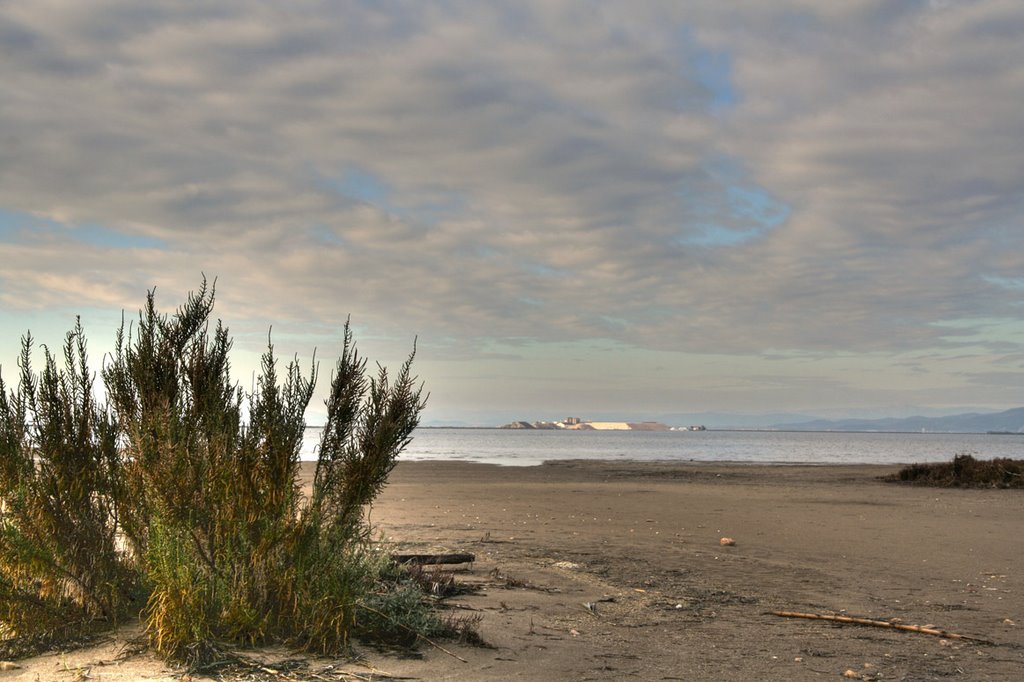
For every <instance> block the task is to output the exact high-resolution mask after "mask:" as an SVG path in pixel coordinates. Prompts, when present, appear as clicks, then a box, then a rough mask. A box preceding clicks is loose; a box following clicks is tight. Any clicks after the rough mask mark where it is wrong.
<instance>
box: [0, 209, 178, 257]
mask: <svg viewBox="0 0 1024 682" xmlns="http://www.w3.org/2000/svg"><path fill="white" fill-rule="evenodd" d="M40 237H41V238H44V239H71V240H74V241H76V242H80V243H82V244H88V245H89V246H99V247H104V248H111V249H159V248H163V247H164V246H165V244H164V242H163V241H161V240H159V239H156V238H154V237H147V236H145V235H137V234H128V233H125V232H121V231H118V230H114V229H111V228H109V227H105V226H103V225H96V224H92V223H87V224H84V225H65V224H63V223H59V222H57V221H56V220H51V219H49V218H40V217H38V216H34V215H32V214H31V213H24V212H22V211H11V210H8V209H2V208H0V240H3V241H5V242H8V243H14V242H27V241H33V238H40Z"/></svg>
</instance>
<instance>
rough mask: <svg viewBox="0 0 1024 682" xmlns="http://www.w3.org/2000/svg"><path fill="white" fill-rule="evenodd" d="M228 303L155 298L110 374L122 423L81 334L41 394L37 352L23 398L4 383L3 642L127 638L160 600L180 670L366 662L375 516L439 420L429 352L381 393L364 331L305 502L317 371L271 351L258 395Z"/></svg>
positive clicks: (203, 295)
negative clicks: (360, 628)
mask: <svg viewBox="0 0 1024 682" xmlns="http://www.w3.org/2000/svg"><path fill="white" fill-rule="evenodd" d="M213 302H214V292H213V289H212V288H208V287H207V286H206V283H205V281H204V283H203V286H202V287H201V289H200V290H199V291H198V293H195V294H192V295H190V296H189V297H188V299H187V301H186V303H185V304H184V305H182V306H181V307H180V308H178V310H177V311H176V312H175V313H174V314H173V315H170V316H167V315H161V314H160V313H158V312H157V309H156V305H155V295H154V292H152V291H151V292H149V294H148V296H147V299H146V305H145V307H144V308H143V310H142V311H140V313H139V319H138V324H137V327H131V326H130V327H129V328H128V329H127V330H126V329H125V325H124V324H123V323H122V325H121V328H120V329H119V330H118V332H117V336H116V343H115V350H114V352H113V354H112V357H111V358H110V360H109V362H108V363H107V364H106V366H105V367H104V369H103V372H102V375H103V380H104V383H105V385H106V390H107V399H108V404H107V405H99V404H98V403H97V402H96V401H95V398H94V397H93V385H92V375H91V374H90V373H89V370H88V368H87V362H86V360H87V359H86V353H85V338H84V335H83V334H82V330H81V327H80V325H79V326H76V328H75V330H74V331H73V332H72V333H70V334H69V335H68V339H67V343H66V347H65V369H64V370H58V369H57V368H56V364H55V362H54V361H53V358H52V357H51V356H50V354H49V352H48V351H47V353H46V357H45V366H44V369H43V371H42V373H41V374H40V376H39V377H38V379H37V378H36V377H35V375H34V374H33V373H32V371H31V367H30V362H29V361H30V356H31V339H30V338H29V337H26V339H25V341H24V343H23V350H22V356H21V361H20V363H19V365H20V369H21V377H20V383H19V386H18V388H17V390H15V391H12V392H11V393H10V395H9V396H8V391H7V389H6V387H5V386H3V384H2V380H0V394H2V395H0V418H2V421H3V423H2V424H0V500H2V501H3V504H4V506H5V508H6V511H5V513H4V516H3V519H2V522H0V551H2V556H0V600H2V606H0V634H7V635H11V634H19V635H21V634H29V633H31V632H32V631H33V630H39V629H43V628H49V627H54V626H56V625H58V624H62V623H63V624H66V623H68V622H69V620H72V621H75V622H81V623H94V622H97V621H102V622H104V623H113V622H116V619H117V618H119V617H121V616H123V614H124V613H125V611H126V608H127V605H128V604H130V603H131V602H132V599H133V598H136V597H137V596H138V595H139V593H140V589H141V590H145V591H146V592H148V596H146V597H145V599H146V607H145V611H144V618H145V622H146V628H147V633H148V636H149V639H150V642H151V644H152V645H153V646H154V648H155V649H156V650H157V651H158V652H160V653H161V654H163V655H165V656H167V657H169V658H172V659H179V660H186V661H188V662H190V663H193V664H197V663H201V662H203V661H205V660H207V659H209V658H210V656H212V655H213V654H214V653H215V652H216V650H217V646H218V645H219V643H221V642H229V643H235V644H255V643H259V642H264V641H285V642H291V643H293V644H298V645H301V646H304V647H308V648H310V649H314V650H317V651H319V652H323V653H332V652H337V651H338V650H340V649H341V648H343V647H345V646H346V645H347V644H348V641H349V636H350V633H351V632H352V630H353V627H354V625H355V623H356V614H357V612H358V608H359V604H360V603H363V602H364V601H365V600H367V599H372V598H374V597H373V592H372V590H373V588H374V586H375V584H376V581H377V576H378V575H379V574H380V571H381V567H382V565H383V559H382V558H381V556H380V552H379V551H377V550H375V549H374V548H373V546H372V543H370V542H369V537H368V527H367V525H366V522H365V518H364V514H363V510H364V508H365V506H366V505H368V504H370V503H371V502H372V501H373V499H374V498H375V497H376V495H377V494H379V492H380V491H381V490H382V489H383V486H384V484H385V482H386V480H387V476H388V474H389V473H390V471H391V469H392V468H393V467H394V465H395V462H396V458H397V456H398V454H399V453H400V452H401V451H402V450H403V449H404V448H405V447H406V446H407V445H408V444H409V442H410V440H411V434H412V431H413V429H414V428H415V427H416V425H417V424H418V420H419V413H420V411H421V410H422V408H423V406H424V397H423V395H422V388H421V387H420V386H418V385H417V382H416V378H415V377H414V376H412V374H411V366H412V360H413V357H414V354H415V349H414V351H413V354H411V355H410V356H409V359H408V360H407V361H406V362H405V363H404V364H403V365H402V367H401V369H400V371H399V372H398V374H397V375H396V376H395V377H394V379H391V378H390V377H389V374H388V372H387V370H386V369H384V368H383V367H381V368H379V370H378V372H377V374H376V375H375V376H371V377H369V378H367V376H366V361H365V360H363V359H361V358H360V357H359V355H358V353H357V351H356V348H355V344H354V341H353V338H352V333H351V330H350V329H349V326H348V324H347V323H346V325H345V330H344V338H343V341H344V345H343V351H342V356H341V358H340V359H339V361H338V363H337V366H336V368H335V371H334V374H333V377H332V381H331V389H330V394H329V397H328V399H327V423H326V426H325V428H324V430H323V436H322V439H321V443H320V446H319V450H318V459H317V463H316V471H315V476H314V483H313V489H312V494H311V495H310V496H308V497H306V496H304V495H303V494H302V491H301V488H300V483H299V465H300V463H299V452H300V448H301V445H302V439H303V435H304V430H305V426H306V424H305V419H304V414H305V411H306V408H307V406H308V404H309V401H310V399H311V397H312V394H313V389H314V386H315V384H316V379H317V372H316V366H315V363H314V365H313V366H312V367H311V368H310V370H309V372H308V374H303V373H302V372H301V371H300V368H299V366H298V364H297V363H296V362H295V361H293V362H290V363H288V365H287V366H286V368H285V370H284V372H283V374H282V375H279V374H278V363H277V359H276V357H275V356H274V349H273V346H272V345H271V344H268V348H267V351H266V353H265V354H264V355H263V358H262V363H261V372H260V374H259V376H258V378H257V380H256V385H255V389H254V391H253V392H251V393H246V392H245V391H243V390H242V389H240V388H238V387H237V385H236V384H235V382H234V381H233V380H232V378H231V375H230V365H229V361H228V357H229V351H230V349H231V340H230V337H229V335H228V332H227V330H226V329H225V328H224V327H223V326H222V324H221V323H220V322H219V321H218V322H217V323H216V325H214V326H213V328H212V329H211V325H210V316H211V313H212V310H213Z"/></svg>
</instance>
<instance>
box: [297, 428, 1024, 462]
mask: <svg viewBox="0 0 1024 682" xmlns="http://www.w3.org/2000/svg"><path fill="white" fill-rule="evenodd" d="M319 438H320V431H319V430H318V429H309V430H308V432H307V439H306V444H305V448H304V454H303V457H304V458H306V459H315V458H316V455H315V450H314V448H315V446H316V444H317V442H319ZM960 453H968V454H971V455H974V456H975V457H977V458H979V459H991V458H993V457H1014V458H1024V436H997V435H987V434H937V433H920V434H918V433H832V432H829V433H804V432H799V433H792V432H777V431H770V432H761V431H757V432H755V431H667V432H649V431H519V430H500V429H417V430H416V432H415V434H414V435H413V441H412V445H410V446H409V448H408V449H407V450H406V451H405V452H404V453H402V456H401V459H402V460H451V461H468V462H489V463H493V464H504V465H510V466H530V465H535V464H540V463H541V462H543V461H545V460H551V459H610V460H616V459H621V460H626V459H633V460H648V461H649V460H680V461H687V460H693V461H699V462H749V463H785V464H895V463H899V464H903V463H913V462H935V461H945V460H950V459H952V458H953V456H954V455H957V454H960Z"/></svg>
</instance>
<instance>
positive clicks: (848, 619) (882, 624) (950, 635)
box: [765, 611, 994, 644]
mask: <svg viewBox="0 0 1024 682" xmlns="http://www.w3.org/2000/svg"><path fill="white" fill-rule="evenodd" d="M765 613H766V614H768V615H771V616H781V617H782V618H807V619H810V620H828V621H832V622H834V623H851V624H853V625H870V626H872V627H876V628H888V629H890V630H902V631H904V632H920V633H922V634H925V635H934V636H936V637H944V638H946V639H962V640H966V641H968V642H977V643H978V644H994V643H993V642H991V641H989V640H987V639H981V638H980V637H971V636H970V635H960V634H957V633H955V632H947V631H946V630H939V629H938V628H932V627H925V626H923V625H904V624H903V623H892V622H890V621H887V620H873V619H871V618H858V617H856V616H833V615H829V614H823V613H801V612H799V611H766V612H765Z"/></svg>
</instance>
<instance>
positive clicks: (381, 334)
mask: <svg viewBox="0 0 1024 682" xmlns="http://www.w3.org/2000/svg"><path fill="white" fill-rule="evenodd" d="M1022 107H1024V4H1022V3H1020V2H1019V0H976V1H975V0H930V1H928V0H913V1H911V0H834V1H830V2H819V1H817V0H773V1H772V2H763V1H762V0H739V1H736V2H722V0H694V1H692V2H685V3H680V2H675V1H666V2H648V1H644V0H631V1H630V2H621V1H619V2H601V1H593V2H562V1H560V0H543V1H537V2H530V1H524V0H514V1H508V2H505V1H500V0H498V1H492V2H486V3H482V2H477V1H475V0H467V1H464V2H463V1H459V0H450V1H435V2H431V1H419V0H417V1H414V2H413V1H410V2H387V1H382V2H369V1H365V2H355V1H353V2H333V1H326V0H325V1H323V2H309V1H305V0H297V1H295V2H288V3H281V2H276V1H274V2H249V1H247V2H236V1H234V0H222V1H221V2H217V3H180V2H171V1H165V2H160V1H156V2H148V3H138V2H134V1H130V0H98V1H96V2H88V3H82V2H71V1H70V0H68V1H51V0H31V1H30V2H28V1H26V2H18V1H14V0H0V263H2V267H0V329H2V330H3V333H2V334H0V368H2V374H3V377H4V378H5V380H6V381H7V382H8V384H10V383H12V382H14V381H15V380H16V376H17V366H16V357H17V350H18V346H19V343H20V337H21V335H22V334H24V333H25V332H26V331H27V330H31V332H32V334H33V336H34V337H35V338H36V340H37V342H38V343H42V344H46V345H48V346H50V347H54V348H56V347H58V346H59V344H60V343H61V342H62V339H63V334H64V332H66V331H67V330H68V329H70V328H71V327H72V326H73V324H74V321H75V316H76V315H80V316H81V319H82V324H83V326H84V328H85V330H86V333H87V335H88V336H89V339H90V351H91V359H92V364H93V366H94V368H96V369H98V368H99V367H100V366H101V365H102V362H103V355H104V353H106V352H108V351H109V349H110V348H111V346H112V343H113V336H114V330H115V328H116V326H117V325H118V324H119V323H120V320H121V318H122V314H124V315H125V316H126V317H127V319H129V320H131V319H132V318H133V317H134V316H135V315H136V314H137V311H138V309H139V308H140V307H141V305H142V304H143V302H144V299H145V295H146V292H147V291H148V290H150V289H152V288H154V287H155V289H156V296H157V303H158V306H160V307H161V308H162V309H164V310H166V311H172V310H173V309H174V308H175V307H176V306H177V305H179V304H180V303H181V302H183V300H184V297H185V296H186V294H187V293H188V292H189V291H190V290H194V289H196V288H197V287H198V286H199V284H200V282H201V281H202V277H203V276H204V275H205V276H206V277H208V278H210V280H211V281H212V280H214V279H215V280H216V291H217V307H216V310H215V315H216V316H217V317H219V318H220V319H223V321H224V323H225V324H226V325H227V326H228V328H229V329H230V331H231V332H232V334H233V335H234V337H235V347H234V351H235V355H234V362H233V367H234V371H235V374H236V376H237V378H238V380H239V383H240V384H241V385H242V386H244V387H247V388H248V387H249V385H250V384H251V382H252V372H253V369H254V367H255V366H256V364H257V362H258V358H259V354H260V353H261V352H262V350H263V349H264V348H265V347H266V344H267V340H268V334H272V338H273V342H274V345H275V349H276V351H277V352H278V354H279V355H281V356H282V357H283V358H284V359H285V360H286V359H288V358H291V357H293V356H294V357H297V358H298V359H299V360H300V361H301V362H303V363H306V364H308V363H309V362H310V361H311V357H312V352H313V349H314V348H315V349H316V357H317V359H318V360H319V361H320V363H321V386H322V387H326V383H327V379H328V378H329V373H330V367H331V366H332V364H333V361H334V358H336V357H337V354H338V353H339V352H340V339H341V328H342V325H343V324H344V322H345V320H346V319H348V318H349V317H350V318H351V320H352V325H353V329H354V330H355V334H356V339H357V342H358V343H359V347H360V349H361V350H362V351H363V353H364V354H365V355H366V356H368V357H369V358H371V360H372V361H380V362H381V363H384V364H387V365H391V366H395V365H397V364H398V363H400V362H401V361H402V360H403V359H404V358H405V356H406V355H407V354H408V352H409V351H410V350H411V348H412V345H413V342H414V340H416V343H417V357H416V363H415V366H414V367H415V370H416V372H417V374H418V375H419V377H420V378H421V379H422V381H423V382H424V384H425V388H426V391H428V392H429V393H430V400H429V404H428V407H427V409H426V411H425V413H424V415H423V417H424V423H427V424H443V423H448V424H481V425H485V424H497V423H502V422H506V421H511V420H513V419H555V418H564V417H566V416H570V415H574V416H581V417H584V418H588V417H589V418H614V417H616V416H619V417H622V418H642V417H644V416H651V417H652V418H653V417H656V416H658V415H665V414H682V413H701V412H710V411H718V412H731V413H737V414H767V413H782V412H785V413H793V414H804V415H813V416H834V417H839V416H906V415H909V414H948V413H954V412H960V411H967V410H1002V409H1008V408H1011V407H1019V406H1021V405H1024V210H1022V209H1024V116H1022V115H1021V110H1022ZM271 329H272V332H271ZM322 396H323V390H321V391H320V393H319V394H318V397H317V398H316V399H315V402H314V405H313V406H312V409H311V416H310V420H311V421H313V422H315V421H317V416H318V415H320V414H322V411H323V410H322V404H321V403H322Z"/></svg>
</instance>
